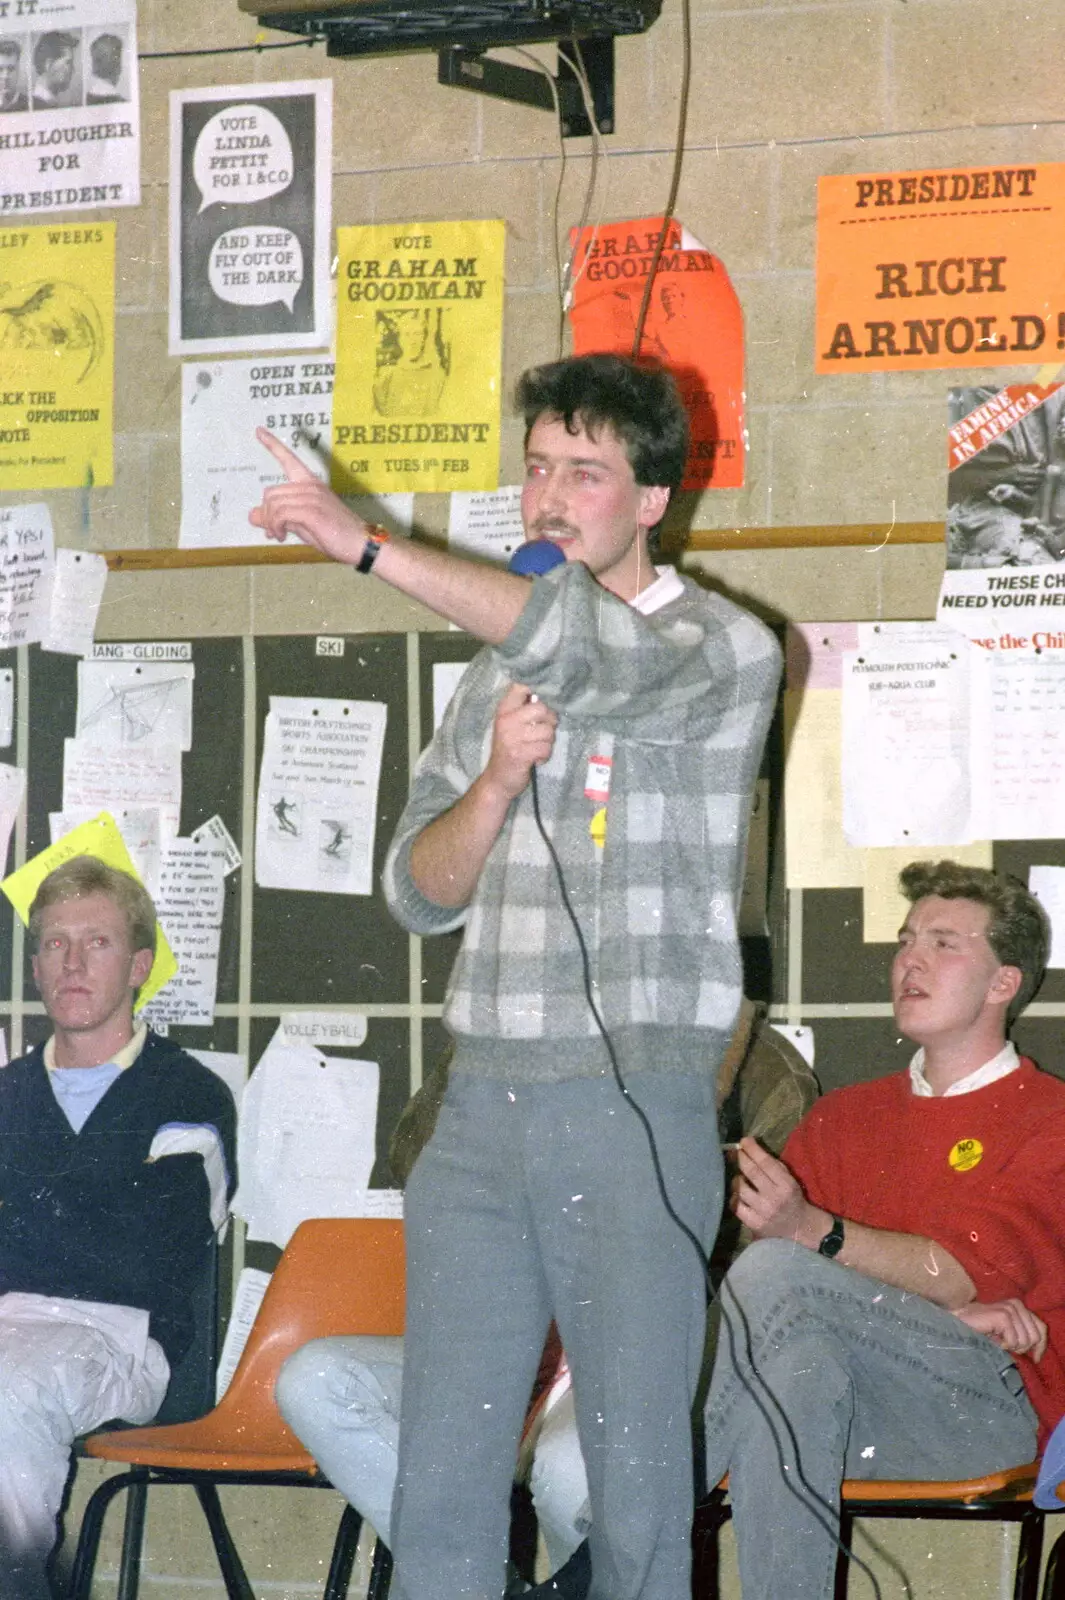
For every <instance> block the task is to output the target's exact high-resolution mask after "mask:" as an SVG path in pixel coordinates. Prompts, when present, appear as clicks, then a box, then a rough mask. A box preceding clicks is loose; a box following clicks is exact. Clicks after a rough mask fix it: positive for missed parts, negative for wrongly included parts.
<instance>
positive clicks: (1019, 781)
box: [991, 653, 1065, 839]
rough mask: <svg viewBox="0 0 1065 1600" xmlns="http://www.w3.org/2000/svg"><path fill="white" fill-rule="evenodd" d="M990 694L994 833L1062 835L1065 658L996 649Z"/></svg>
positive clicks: (1041, 836) (1031, 836)
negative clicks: (1003, 652) (1012, 652)
mask: <svg viewBox="0 0 1065 1600" xmlns="http://www.w3.org/2000/svg"><path fill="white" fill-rule="evenodd" d="M991 693H992V701H991V715H992V752H993V753H992V778H993V788H992V794H993V807H994V809H993V815H992V832H993V836H994V837H995V838H996V839H1060V838H1061V836H1062V831H1063V825H1065V824H1063V811H1062V797H1063V795H1065V660H1063V659H1062V658H1061V657H1059V656H1052V655H1028V654H1024V655H1015V656H1007V655H1003V654H1001V653H996V654H995V655H994V656H993V657H992V667H991Z"/></svg>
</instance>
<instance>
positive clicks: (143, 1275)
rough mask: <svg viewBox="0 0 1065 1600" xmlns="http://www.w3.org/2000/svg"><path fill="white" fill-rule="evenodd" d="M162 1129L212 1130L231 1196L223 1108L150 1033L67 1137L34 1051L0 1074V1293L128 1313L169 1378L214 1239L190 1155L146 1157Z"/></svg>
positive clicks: (217, 1088) (202, 1178)
mask: <svg viewBox="0 0 1065 1600" xmlns="http://www.w3.org/2000/svg"><path fill="white" fill-rule="evenodd" d="M175 1122H176V1123H194V1124H202V1123H209V1124H211V1125H213V1126H214V1127H215V1128H216V1129H217V1130H218V1133H219V1135H220V1137H221V1140H222V1146H223V1149H224V1151H225V1157H226V1168H227V1172H228V1174H229V1179H230V1192H232V1187H233V1182H234V1180H235V1175H236V1112H235V1109H234V1105H233V1097H232V1095H231V1094H230V1092H229V1090H228V1089H227V1087H226V1085H225V1084H224V1083H223V1082H222V1080H221V1079H220V1078H218V1077H217V1076H216V1075H215V1074H214V1073H213V1072H211V1071H210V1070H209V1069H208V1068H207V1067H205V1066H203V1065H201V1063H200V1062H198V1061H196V1060H195V1059H194V1058H193V1057H192V1056H190V1055H187V1054H186V1052H185V1051H184V1050H180V1049H178V1047H177V1046H176V1045H173V1044H171V1043H170V1042H169V1041H168V1040H166V1039H162V1038H160V1037H159V1035H158V1034H155V1033H152V1032H151V1031H150V1030H149V1033H148V1037H147V1040H146V1041H145V1045H144V1049H143V1050H142V1051H141V1054H140V1056H139V1057H138V1059H137V1060H136V1061H135V1062H134V1064H133V1065H132V1066H131V1067H128V1068H127V1069H126V1070H125V1071H124V1072H123V1073H121V1074H120V1076H119V1077H118V1078H117V1079H116V1080H115V1082H114V1083H113V1084H112V1085H111V1087H110V1088H109V1089H108V1090H107V1092H106V1094H105V1095H104V1097H103V1099H102V1100H101V1101H100V1102H99V1104H98V1105H97V1106H96V1108H95V1110H94V1111H93V1112H92V1114H91V1116H90V1117H89V1119H88V1121H87V1122H86V1123H85V1126H84V1127H83V1128H82V1130H81V1132H80V1133H75V1132H74V1130H73V1129H72V1128H71V1126H70V1124H69V1122H68V1121H67V1119H66V1116H65V1115H64V1113H63V1111H62V1110H61V1108H60V1106H59V1104H58V1102H57V1100H56V1098H55V1095H54V1094H53V1092H52V1088H51V1085H50V1084H49V1082H48V1071H47V1068H46V1067H45V1065H44V1052H43V1047H42V1046H38V1047H37V1048H36V1049H34V1050H31V1051H30V1053H29V1054H28V1055H25V1056H20V1057H19V1058H18V1059H17V1060H16V1061H12V1062H11V1064H10V1065H9V1066H7V1067H3V1068H0V1294H4V1293H7V1292H8V1291H10V1290H21V1291H23V1292H26V1293H31V1294H44V1295H62V1296H63V1297H64V1298H67V1299H73V1300H102V1301H105V1302H107V1303H108V1304H111V1305H127V1306H137V1307H140V1308H141V1309H142V1310H145V1311H147V1312H148V1314H149V1318H150V1332H151V1335H152V1337H153V1338H154V1339H157V1340H158V1341H159V1343H160V1344H161V1345H162V1347H163V1349H164V1350H165V1351H166V1354H167V1358H168V1360H169V1361H170V1364H171V1366H173V1365H174V1363H175V1362H176V1361H177V1360H178V1359H179V1358H180V1356H181V1355H182V1354H183V1353H184V1351H185V1350H186V1349H187V1348H188V1345H189V1343H190V1341H191V1339H192V1332H193V1328H192V1308H191V1306H190V1303H189V1301H190V1295H191V1293H192V1290H193V1287H194V1285H195V1284H196V1282H197V1281H198V1280H199V1278H200V1277H201V1275H202V1272H203V1266H204V1252H205V1250H206V1249H207V1246H208V1244H209V1242H210V1239H211V1235H212V1232H213V1229H212V1226H211V1218H210V1194H209V1190H208V1184H207V1178H206V1175H205V1172H204V1165H203V1159H202V1157H201V1156H199V1155H194V1154H190V1155H175V1156H165V1157H163V1158H162V1159H160V1160H157V1161H149V1160H148V1159H147V1158H148V1151H149V1149H150V1148H151V1144H152V1140H153V1139H154V1137H155V1135H156V1133H157V1132H158V1130H159V1129H160V1128H161V1127H163V1126H164V1125H165V1124H167V1123H175Z"/></svg>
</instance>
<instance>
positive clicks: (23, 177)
mask: <svg viewBox="0 0 1065 1600" xmlns="http://www.w3.org/2000/svg"><path fill="white" fill-rule="evenodd" d="M140 198H141V190H140V112H139V107H138V96H137V9H136V4H135V0H75V3H71V0H34V3H33V4H30V3H29V0H18V3H15V0H8V3H6V4H5V3H4V0H0V220H3V221H7V222H12V221H15V220H18V219H25V218H27V217H33V216H35V215H36V214H38V213H39V212H42V211H89V210H92V209H93V208H98V207H101V206H107V207H110V206H135V205H139V204H140Z"/></svg>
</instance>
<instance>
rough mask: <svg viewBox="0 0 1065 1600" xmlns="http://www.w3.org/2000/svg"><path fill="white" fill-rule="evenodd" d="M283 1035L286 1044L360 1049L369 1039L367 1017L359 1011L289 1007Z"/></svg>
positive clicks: (283, 1020) (283, 1018) (282, 1019)
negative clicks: (309, 1009) (308, 1009)
mask: <svg viewBox="0 0 1065 1600" xmlns="http://www.w3.org/2000/svg"><path fill="white" fill-rule="evenodd" d="M280 1038H281V1042H282V1043H283V1044H311V1045H322V1046H324V1047H325V1048H326V1049H328V1048H329V1047H330V1046H332V1048H333V1049H334V1050H340V1049H349V1050H357V1049H358V1048H359V1046H360V1045H361V1044H364V1043H365V1042H366V1018H365V1016H363V1014H362V1013H361V1012H359V1011H286V1012H284V1013H283V1014H282V1017H281V1034H280Z"/></svg>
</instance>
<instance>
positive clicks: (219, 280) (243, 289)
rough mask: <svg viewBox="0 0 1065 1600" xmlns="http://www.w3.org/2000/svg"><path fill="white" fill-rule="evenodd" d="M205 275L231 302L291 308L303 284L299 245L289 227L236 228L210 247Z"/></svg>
mask: <svg viewBox="0 0 1065 1600" xmlns="http://www.w3.org/2000/svg"><path fill="white" fill-rule="evenodd" d="M207 277H208V281H209V283H210V285H211V288H212V289H213V290H214V292H215V294H216V295H217V296H218V298H219V299H220V300H226V301H228V302H229V304H230V305H234V306H269V305H273V303H274V301H275V300H281V301H283V302H284V304H285V305H286V306H287V307H288V309H289V310H290V311H291V310H292V306H293V303H294V301H295V299H296V296H297V295H298V294H299V292H300V288H301V286H302V284H303V246H302V245H301V244H300V242H299V239H298V238H297V237H296V235H295V234H294V233H293V232H292V230H291V229H290V228H236V229H231V230H230V231H229V232H228V233H221V234H219V236H218V238H217V239H216V240H215V242H214V244H213V245H212V247H211V254H210V258H209V260H208V263H207Z"/></svg>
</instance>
